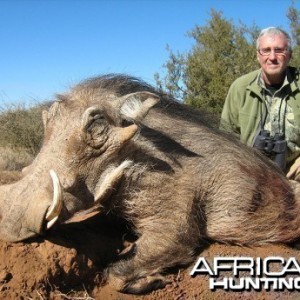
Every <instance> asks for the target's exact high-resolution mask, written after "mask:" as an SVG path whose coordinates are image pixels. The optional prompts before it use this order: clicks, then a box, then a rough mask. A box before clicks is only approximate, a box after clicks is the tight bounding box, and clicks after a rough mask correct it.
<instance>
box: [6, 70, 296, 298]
mask: <svg viewBox="0 0 300 300" xmlns="http://www.w3.org/2000/svg"><path fill="white" fill-rule="evenodd" d="M43 119H44V125H45V137H44V142H43V146H42V149H41V151H40V153H39V155H38V156H37V157H36V159H35V161H34V162H33V164H32V165H31V166H29V167H28V168H27V169H26V171H25V173H26V174H25V176H24V178H23V179H22V180H20V181H18V182H17V183H15V184H12V185H7V186H2V187H1V190H0V192H1V193H0V195H1V196H0V197H1V199H0V202H1V207H0V209H1V211H0V215H1V224H0V230H1V231H0V232H1V236H2V239H6V240H11V241H16V240H22V239H25V238H28V237H30V236H34V235H37V234H40V233H42V232H43V231H44V230H45V228H46V226H48V227H50V226H52V224H53V223H54V222H55V221H56V220H57V218H58V221H57V222H64V221H66V220H68V219H70V218H75V219H76V216H84V214H86V215H87V216H88V215H89V214H91V213H92V212H93V211H97V210H101V211H102V212H105V213H108V212H110V213H115V214H117V215H119V216H120V217H122V218H124V219H126V220H127V221H128V222H129V223H130V224H131V225H132V229H133V230H134V232H135V233H136V235H137V236H138V239H137V241H136V243H135V244H134V247H133V249H132V250H133V251H131V252H133V253H131V255H129V256H128V257H127V258H126V259H124V260H120V261H118V262H116V263H114V264H113V265H112V266H111V267H110V268H109V270H108V280H109V282H110V283H111V284H112V285H114V286H115V287H116V288H117V289H118V290H120V291H123V292H132V293H142V292H146V291H148V290H151V289H153V288H158V287H163V286H164V285H165V283H166V282H165V279H164V278H163V277H162V276H161V273H162V272H163V271H164V270H166V269H167V268H169V267H172V266H175V265H178V264H188V263H190V262H191V261H192V260H193V259H194V254H195V249H196V248H197V247H199V245H201V240H202V239H211V240H216V241H221V242H230V243H237V244H244V245H245V244H262V243H266V242H290V241H292V240H295V239H296V238H298V237H299V233H300V229H299V225H300V208H299V188H298V183H296V182H290V181H288V180H287V179H286V178H285V176H284V175H283V174H282V173H281V171H280V170H279V169H277V167H275V166H273V165H272V164H271V163H270V162H267V161H266V159H265V158H263V157H261V156H260V155H259V154H257V153H255V152H254V151H253V150H252V149H250V148H248V147H246V146H244V145H242V144H240V143H239V142H238V141H234V140H232V139H230V138H228V137H226V136H225V135H224V134H220V133H219V132H218V131H217V130H214V129H212V128H210V127H209V126H207V125H206V124H205V116H204V115H203V114H201V113H200V112H199V111H197V110H194V109H192V108H190V107H188V106H185V105H183V104H180V103H178V102H176V101H174V100H173V99H171V98H170V97H168V96H166V95H163V94H159V93H158V92H157V91H155V90H154V89H153V88H151V87H150V86H148V85H147V84H145V83H143V82H140V81H138V80H136V79H134V78H129V77H126V76H112V75H108V76H102V77H98V78H93V79H90V80H87V81H85V82H83V83H81V84H79V85H77V86H75V87H74V88H73V89H72V90H71V91H70V92H69V93H67V94H64V95H61V96H58V99H57V101H56V102H55V103H54V104H53V105H52V107H51V108H50V110H49V111H48V113H47V114H44V115H43ZM50 169H52V170H54V171H55V172H53V171H51V172H52V173H51V176H52V179H53V180H52V181H53V185H54V193H55V194H56V195H55V196H54V198H62V199H63V204H62V208H61V207H59V205H58V208H55V209H54V210H52V208H49V206H50V205H51V199H52V197H53V196H52V194H53V188H52V183H51V180H50V176H49V170H50ZM55 174H56V175H55ZM58 180H59V181H60V183H59V182H58ZM55 210H57V211H58V213H59V216H58V217H57V215H55V212H53V211H55ZM49 211H51V212H50V213H49ZM78 212H79V214H78ZM45 219H46V220H45Z"/></svg>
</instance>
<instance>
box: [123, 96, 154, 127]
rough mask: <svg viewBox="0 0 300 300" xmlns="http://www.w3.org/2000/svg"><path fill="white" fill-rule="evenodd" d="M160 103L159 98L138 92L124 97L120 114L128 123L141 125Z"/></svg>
mask: <svg viewBox="0 0 300 300" xmlns="http://www.w3.org/2000/svg"><path fill="white" fill-rule="evenodd" d="M158 102H159V97H158V96H157V95H155V94H153V93H149V92H138V93H132V94H128V95H126V96H124V97H123V101H122V105H121V109H120V114H121V117H122V118H124V119H125V120H128V121H133V122H135V123H140V122H141V121H142V120H143V119H144V118H145V117H146V115H147V114H148V112H149V111H150V109H151V108H152V107H153V106H154V105H155V104H156V103H158Z"/></svg>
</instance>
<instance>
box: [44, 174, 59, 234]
mask: <svg viewBox="0 0 300 300" xmlns="http://www.w3.org/2000/svg"><path fill="white" fill-rule="evenodd" d="M50 176H51V178H52V183H53V201H52V204H51V206H50V207H49V208H48V211H47V214H46V221H48V222H47V229H50V228H51V227H52V226H53V224H54V223H55V222H56V220H57V219H58V216H59V214H60V212H61V209H62V204H63V201H62V188H61V184H60V182H59V179H58V176H57V174H56V173H55V171H53V170H50Z"/></svg>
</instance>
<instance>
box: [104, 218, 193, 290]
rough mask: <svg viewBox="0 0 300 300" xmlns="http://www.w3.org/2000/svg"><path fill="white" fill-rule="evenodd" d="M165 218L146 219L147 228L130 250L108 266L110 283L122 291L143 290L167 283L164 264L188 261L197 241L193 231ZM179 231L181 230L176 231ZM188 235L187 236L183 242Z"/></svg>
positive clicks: (173, 264) (167, 265)
mask: <svg viewBox="0 0 300 300" xmlns="http://www.w3.org/2000/svg"><path fill="white" fill-rule="evenodd" d="M148 221H149V220H148ZM167 222H168V220H166V222H165V223H164V224H162V222H161V220H160V221H159V220H155V219H153V220H151V223H150V222H149V223H148V224H150V226H151V227H152V228H148V229H147V230H146V231H145V232H144V233H143V235H142V236H141V237H140V238H139V239H138V240H137V241H136V243H135V245H134V246H135V247H134V253H132V254H130V255H128V256H127V257H126V259H124V260H120V261H119V262H117V263H115V264H114V265H112V267H111V268H109V270H108V281H109V284H110V285H112V286H113V287H114V288H115V289H117V290H118V291H120V292H123V293H131V294H142V293H147V292H149V291H151V290H153V289H158V288H163V287H165V286H166V285H167V284H168V283H170V282H169V281H168V280H167V278H165V277H164V276H163V275H162V273H163V272H164V271H165V270H166V269H167V268H170V267H173V266H175V265H181V264H188V263H190V262H191V261H192V260H193V257H194V249H195V245H196V244H197V242H196V239H194V236H195V235H194V236H193V235H191V234H189V233H188V231H186V230H185V229H187V226H185V225H183V224H180V228H179V229H178V228H176V226H175V225H174V224H168V223H167ZM154 224H155V225H154ZM154 227H156V228H154ZM175 231H177V234H175ZM180 231H181V233H182V234H179V235H178V232H180ZM190 237H191V240H189V242H187V238H188V239H189V238H190ZM198 241H199V240H198Z"/></svg>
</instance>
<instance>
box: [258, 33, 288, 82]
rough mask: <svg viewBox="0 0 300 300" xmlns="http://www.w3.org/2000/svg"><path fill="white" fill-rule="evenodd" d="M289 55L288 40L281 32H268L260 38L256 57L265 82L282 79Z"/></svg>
mask: <svg viewBox="0 0 300 300" xmlns="http://www.w3.org/2000/svg"><path fill="white" fill-rule="evenodd" d="M291 57H292V55H291V52H290V51H289V50H288V41H287V39H286V37H285V36H284V35H283V34H268V35H265V36H262V37H261V38H260V40H259V49H258V52H257V59H258V62H259V64H260V66H261V68H262V72H263V78H264V80H265V81H266V83H267V84H275V83H279V82H280V81H281V80H283V78H284V76H285V70H286V68H287V65H288V63H289V61H290V59H291Z"/></svg>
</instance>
